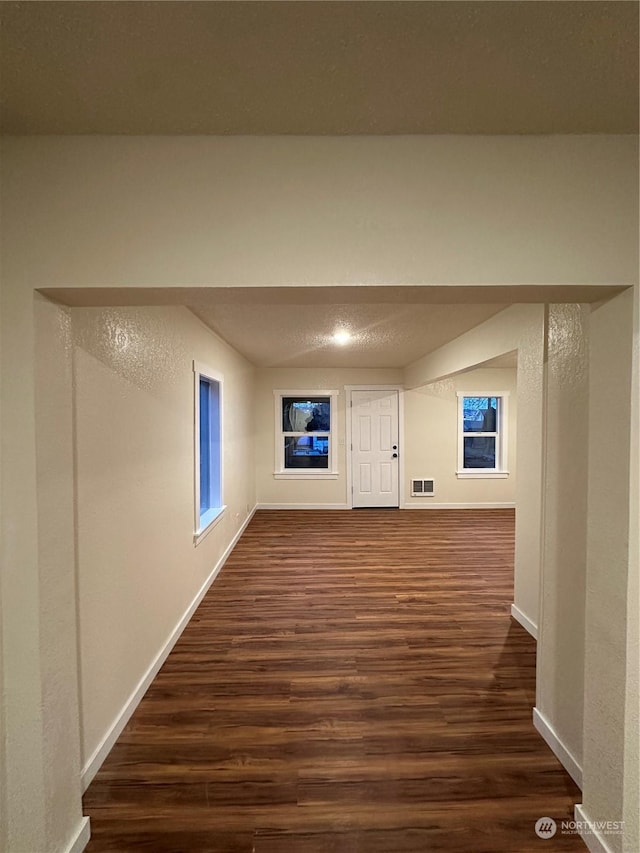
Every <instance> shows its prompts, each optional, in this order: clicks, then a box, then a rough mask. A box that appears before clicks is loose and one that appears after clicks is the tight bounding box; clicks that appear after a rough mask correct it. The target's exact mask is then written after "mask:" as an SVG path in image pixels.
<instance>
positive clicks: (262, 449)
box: [254, 368, 402, 508]
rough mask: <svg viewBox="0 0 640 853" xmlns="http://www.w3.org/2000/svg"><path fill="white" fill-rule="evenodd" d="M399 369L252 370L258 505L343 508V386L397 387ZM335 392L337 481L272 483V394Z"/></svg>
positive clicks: (345, 481) (273, 464) (345, 485)
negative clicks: (254, 398) (296, 391)
mask: <svg viewBox="0 0 640 853" xmlns="http://www.w3.org/2000/svg"><path fill="white" fill-rule="evenodd" d="M401 383H402V371H401V370H394V369H387V370H384V369H372V370H366V369H352V368H326V369H320V368H317V369H308V368H269V369H262V370H258V372H257V386H256V412H258V413H259V414H258V416H256V417H255V423H254V428H255V442H256V489H257V495H258V504H259V505H268V504H272V505H290V504H291V505H305V504H306V505H318V504H322V505H326V506H335V507H340V508H342V507H345V506H346V504H347V476H346V451H345V447H346V445H345V399H346V396H345V390H344V389H345V385H367V384H370V385H394V384H395V385H399V384H401ZM278 389H280V390H287V389H288V390H300V391H303V390H309V391H312V390H314V389H325V390H337V391H339V392H340V393H339V396H338V415H337V427H338V435H337V438H338V471H339V474H338V477H337V478H336V479H335V480H299V481H296V480H276V479H275V478H274V476H273V473H274V470H275V467H274V466H275V459H274V456H275V434H274V431H275V415H274V396H273V392H274V391H275V390H278Z"/></svg>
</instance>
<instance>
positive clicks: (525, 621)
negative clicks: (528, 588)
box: [511, 604, 538, 640]
mask: <svg viewBox="0 0 640 853" xmlns="http://www.w3.org/2000/svg"><path fill="white" fill-rule="evenodd" d="M511 615H512V616H513V618H514V619H515V620H516V622H519V623H520V625H522V627H523V628H524V630H525V631H528V632H529V633H530V634H531V636H532V637H533V639H534V640H537V639H538V626H537V625H536V624H535V622H532V621H531V619H529V617H528V616H525V614H524V613H523V612H522V610H520V608H519V607H517V606H516V605H515V604H512V605H511Z"/></svg>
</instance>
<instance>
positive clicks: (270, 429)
mask: <svg viewBox="0 0 640 853" xmlns="http://www.w3.org/2000/svg"><path fill="white" fill-rule="evenodd" d="M515 379H516V371H515V370H497V369H493V370H490V369H488V370H479V371H470V372H468V373H465V374H462V375H461V376H459V377H455V378H452V379H448V380H445V381H443V382H440V383H435V384H433V385H430V386H426V387H425V388H420V389H415V390H412V391H409V392H406V393H405V394H404V425H405V433H404V442H403V447H402V458H403V465H404V472H405V489H404V494H403V495H401V496H400V502H401V505H407V506H412V507H414V508H421V509H426V508H428V507H429V505H433V504H434V503H436V504H442V503H455V504H469V503H474V504H475V503H506V504H509V503H513V501H514V498H515V480H516V476H515V464H516V460H515V456H516V450H515V448H516V412H517V398H516V382H515ZM367 384H369V385H394V384H395V385H401V384H402V371H401V370H391V369H389V370H382V369H372V370H364V369H349V368H342V369H339V368H330V369H320V368H318V369H308V368H303V369H296V368H286V369H274V368H269V369H262V370H259V371H258V372H257V393H256V404H257V411H258V412H259V413H260V414H259V416H257V417H256V418H255V430H256V438H255V440H256V477H257V494H258V504H259V505H272V506H298V505H301V506H305V505H306V506H317V505H323V506H327V507H329V506H334V507H336V508H337V507H340V508H343V507H345V506H346V505H347V503H348V500H347V491H346V490H347V473H346V465H347V453H346V440H345V439H346V437H345V426H346V417H345V403H346V392H345V386H347V385H367ZM284 389H289V390H301V391H304V390H314V389H326V390H334V389H335V390H337V391H339V396H338V414H337V429H338V432H337V439H338V471H339V473H338V477H337V478H336V479H335V480H297V481H296V480H290V479H287V480H277V479H275V478H274V476H273V474H274V462H275V460H274V443H275V442H274V429H275V419H274V394H273V392H274V391H275V390H284ZM457 390H460V391H473V392H476V391H483V390H494V391H496V390H497V391H509V392H510V400H509V435H510V439H509V445H508V447H509V467H510V468H511V476H510V477H509V478H508V479H504V480H479V481H472V480H458V478H457V477H456V475H455V471H456V468H457V417H458V409H457V405H458V401H457V397H456V391H457ZM427 433H428V434H429V435H430V439H429V441H428V442H426V441H425V435H426V434H427ZM425 471H426V472H427V473H426V475H425V476H430V477H431V476H433V477H435V478H436V481H437V482H436V488H437V494H436V496H435V497H434V498H433V500H432V499H429V498H425V499H423V500H422V501H421V500H420V499H419V498H411V497H410V484H409V482H408V479H407V478H408V477H410V476H421V473H420V472H422V473H423V474H424V472H425Z"/></svg>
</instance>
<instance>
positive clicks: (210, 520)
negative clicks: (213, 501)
mask: <svg viewBox="0 0 640 853" xmlns="http://www.w3.org/2000/svg"><path fill="white" fill-rule="evenodd" d="M225 510H226V506H216V507H213V509H210V510H208V511H207V512H205V514H204V515H203V516H202V517H201V519H200V527H199V528H198V529H197V530H196V532H195V533H194V534H193V544H194V545H197V544H198V543H199V542H201V541H202V540H203V539H204V538H205V536H207V535H208V534H209V533H210V532H211V531H212V530H213V528H214V527H215V526H216V525H217V524H218V523H219V522H220V521H221V520H222V517H223V515H224V511H225Z"/></svg>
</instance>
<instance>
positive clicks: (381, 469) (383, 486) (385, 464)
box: [351, 390, 400, 507]
mask: <svg viewBox="0 0 640 853" xmlns="http://www.w3.org/2000/svg"><path fill="white" fill-rule="evenodd" d="M399 462H400V450H399V442H398V392H397V391H388V390H386V391H375V390H371V391H352V392H351V484H352V488H353V506H354V507H365V506H372V507H373V506H383V507H386V506H391V507H397V506H399V494H400V493H399V486H398V482H399Z"/></svg>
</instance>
